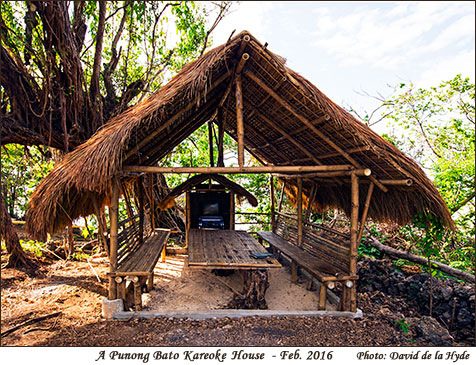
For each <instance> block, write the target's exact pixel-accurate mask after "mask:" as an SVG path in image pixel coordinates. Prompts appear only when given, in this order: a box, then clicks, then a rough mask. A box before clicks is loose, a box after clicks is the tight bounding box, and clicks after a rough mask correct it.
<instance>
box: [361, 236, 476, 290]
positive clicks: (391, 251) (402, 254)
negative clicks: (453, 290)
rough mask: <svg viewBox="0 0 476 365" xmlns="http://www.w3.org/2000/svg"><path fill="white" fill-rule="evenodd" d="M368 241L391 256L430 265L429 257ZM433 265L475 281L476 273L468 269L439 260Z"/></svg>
mask: <svg viewBox="0 0 476 365" xmlns="http://www.w3.org/2000/svg"><path fill="white" fill-rule="evenodd" d="M367 242H369V243H370V245H371V246H372V247H375V248H376V249H377V250H379V251H380V252H382V253H384V254H387V255H389V256H393V257H398V258H401V259H406V260H409V261H412V262H415V263H417V264H420V265H428V259H427V258H425V257H421V256H417V255H413V254H411V253H407V252H403V251H399V250H397V249H395V248H392V247H389V246H385V245H383V244H381V243H380V242H378V241H377V240H376V239H374V238H368V239H367ZM431 265H432V266H433V267H436V268H437V269H438V270H440V271H443V272H444V273H446V274H448V275H451V276H454V277H455V278H457V279H461V280H465V281H469V282H471V283H473V284H474V282H475V280H474V275H472V274H470V273H468V272H466V271H462V270H458V269H455V268H453V267H451V266H448V265H445V264H442V263H440V262H437V261H432V262H431Z"/></svg>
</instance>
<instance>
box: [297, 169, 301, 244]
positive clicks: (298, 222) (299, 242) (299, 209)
mask: <svg viewBox="0 0 476 365" xmlns="http://www.w3.org/2000/svg"><path fill="white" fill-rule="evenodd" d="M297 188H298V191H297V218H298V221H297V245H298V247H301V246H302V178H300V177H298V179H297Z"/></svg>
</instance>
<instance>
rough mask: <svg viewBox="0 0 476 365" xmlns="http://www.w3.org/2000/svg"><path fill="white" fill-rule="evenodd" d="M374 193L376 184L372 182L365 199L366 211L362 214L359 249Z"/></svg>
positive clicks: (358, 238) (358, 241) (358, 239)
mask: <svg viewBox="0 0 476 365" xmlns="http://www.w3.org/2000/svg"><path fill="white" fill-rule="evenodd" d="M373 191H374V183H373V182H370V185H369V189H368V190H367V196H366V198H365V204H364V211H363V212H362V218H360V228H359V235H358V236H357V247H359V245H360V240H361V239H362V234H363V233H364V227H365V222H366V221H367V214H368V212H369V206H370V199H371V198H372V193H373Z"/></svg>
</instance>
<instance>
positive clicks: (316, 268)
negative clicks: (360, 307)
mask: <svg viewBox="0 0 476 365" xmlns="http://www.w3.org/2000/svg"><path fill="white" fill-rule="evenodd" d="M256 233H257V235H258V237H259V238H260V239H261V240H263V241H266V242H268V243H269V245H270V246H271V247H273V248H274V249H275V250H277V251H279V252H281V253H282V254H284V255H286V256H287V257H288V258H289V259H291V264H292V269H293V276H296V274H295V273H294V271H295V265H298V266H300V267H302V268H303V269H305V270H306V271H308V272H309V273H310V274H311V275H312V276H313V277H315V278H316V279H317V280H318V281H320V282H321V283H322V285H321V289H320V295H319V309H320V310H323V309H325V302H326V290H327V286H328V285H329V283H331V282H335V281H345V280H357V279H358V277H357V276H349V275H346V274H345V273H344V272H342V271H340V270H339V269H337V268H336V267H335V266H333V265H330V264H329V263H327V262H325V261H322V260H319V258H317V257H316V256H314V255H313V254H311V253H309V252H307V251H306V250H303V249H302V248H300V247H298V246H296V245H293V244H290V243H289V242H288V241H286V240H285V239H284V238H282V237H281V236H279V235H278V234H276V233H274V232H269V231H265V232H256ZM294 280H295V279H294V278H293V281H294Z"/></svg>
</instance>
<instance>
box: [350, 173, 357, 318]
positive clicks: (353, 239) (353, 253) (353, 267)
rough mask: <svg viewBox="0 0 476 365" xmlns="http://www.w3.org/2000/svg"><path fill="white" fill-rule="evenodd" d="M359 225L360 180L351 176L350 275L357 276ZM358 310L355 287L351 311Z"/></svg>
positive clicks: (353, 288)
mask: <svg viewBox="0 0 476 365" xmlns="http://www.w3.org/2000/svg"><path fill="white" fill-rule="evenodd" d="M358 223H359V178H358V176H357V175H355V174H353V175H351V213H350V266H349V274H350V275H356V274H357V225H358ZM356 310H357V293H356V288H355V285H354V286H353V287H352V288H351V289H350V311H351V312H355V311H356Z"/></svg>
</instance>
